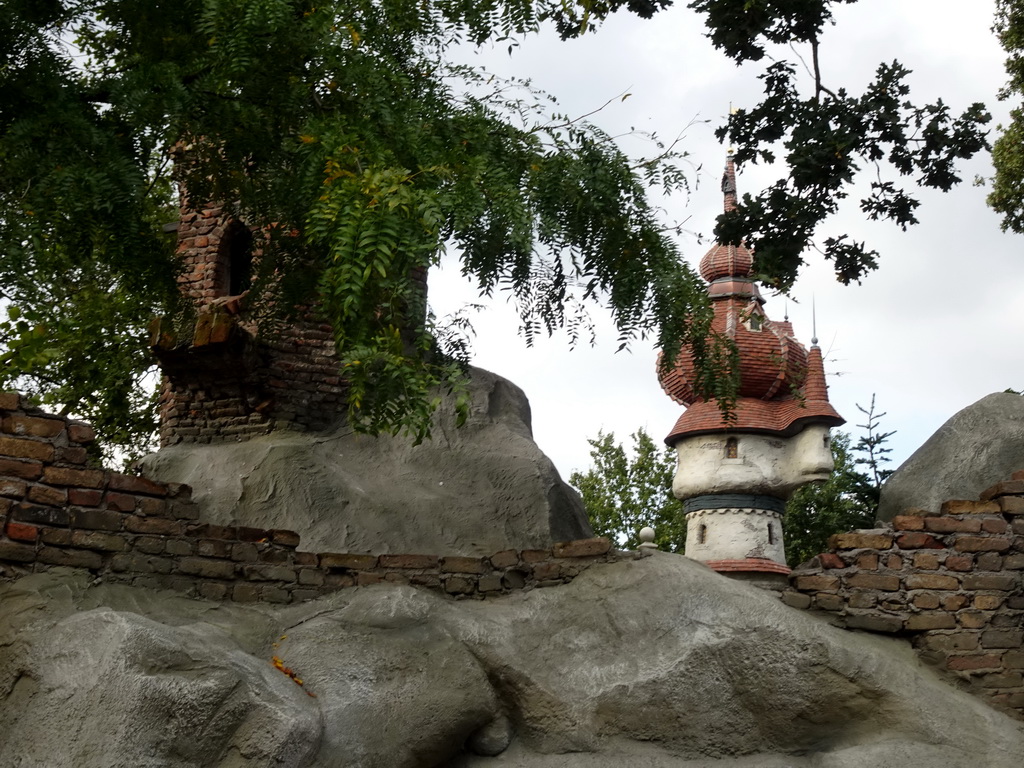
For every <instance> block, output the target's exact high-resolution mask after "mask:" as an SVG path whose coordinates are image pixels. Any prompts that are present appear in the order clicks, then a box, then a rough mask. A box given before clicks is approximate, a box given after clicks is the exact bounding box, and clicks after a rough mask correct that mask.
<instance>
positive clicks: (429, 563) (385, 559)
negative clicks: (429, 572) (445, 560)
mask: <svg viewBox="0 0 1024 768" xmlns="http://www.w3.org/2000/svg"><path fill="white" fill-rule="evenodd" d="M379 561H380V567H381V568H403V569H412V568H437V563H438V558H437V556H436V555H381V556H380V558H379Z"/></svg>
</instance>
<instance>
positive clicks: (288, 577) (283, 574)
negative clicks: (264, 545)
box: [242, 565, 295, 582]
mask: <svg viewBox="0 0 1024 768" xmlns="http://www.w3.org/2000/svg"><path fill="white" fill-rule="evenodd" d="M242 571H243V572H244V573H245V578H246V579H248V580H249V581H288V582H294V581H295V569H294V568H289V567H287V566H284V565H246V566H242Z"/></svg>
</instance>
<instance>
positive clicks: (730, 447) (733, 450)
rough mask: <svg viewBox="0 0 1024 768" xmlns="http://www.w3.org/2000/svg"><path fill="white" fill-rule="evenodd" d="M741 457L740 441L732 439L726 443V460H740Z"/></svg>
mask: <svg viewBox="0 0 1024 768" xmlns="http://www.w3.org/2000/svg"><path fill="white" fill-rule="evenodd" d="M739 457H740V446H739V441H738V440H736V438H735V437H730V438H729V439H728V440H726V441H725V458H727V459H738V458H739Z"/></svg>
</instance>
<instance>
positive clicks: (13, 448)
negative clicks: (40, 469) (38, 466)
mask: <svg viewBox="0 0 1024 768" xmlns="http://www.w3.org/2000/svg"><path fill="white" fill-rule="evenodd" d="M0 455H3V456H9V457H11V458H15V459H36V460H37V461H53V446H52V445H51V444H50V443H44V442H41V441H39V440H28V439H25V438H21V437H0Z"/></svg>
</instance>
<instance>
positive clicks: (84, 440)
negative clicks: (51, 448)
mask: <svg viewBox="0 0 1024 768" xmlns="http://www.w3.org/2000/svg"><path fill="white" fill-rule="evenodd" d="M68 440H70V441H71V442H72V443H78V444H79V445H89V444H90V443H92V442H95V440H96V431H95V430H94V429H93V428H92V427H90V426H89V425H88V424H83V423H81V422H71V423H69V424H68Z"/></svg>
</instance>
